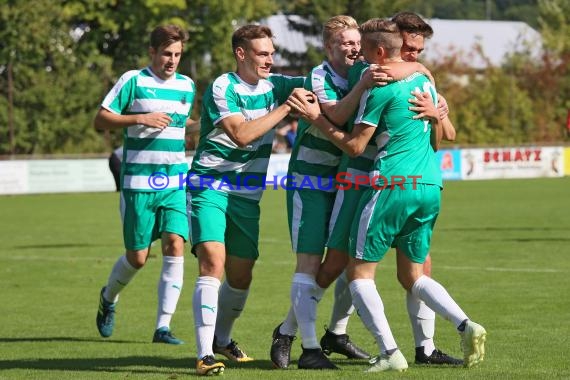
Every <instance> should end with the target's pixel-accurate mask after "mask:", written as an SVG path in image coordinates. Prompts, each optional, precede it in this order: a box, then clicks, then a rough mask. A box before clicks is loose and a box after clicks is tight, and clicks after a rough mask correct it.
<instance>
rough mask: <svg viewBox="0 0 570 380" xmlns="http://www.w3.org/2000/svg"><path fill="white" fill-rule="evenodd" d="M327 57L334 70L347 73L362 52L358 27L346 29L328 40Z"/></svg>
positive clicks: (343, 73) (326, 45)
mask: <svg viewBox="0 0 570 380" xmlns="http://www.w3.org/2000/svg"><path fill="white" fill-rule="evenodd" d="M325 50H326V52H327V58H328V61H329V62H330V64H331V65H332V67H333V68H334V70H335V71H336V72H337V73H339V74H341V75H345V76H346V74H347V73H348V69H349V68H350V67H351V66H352V65H354V62H355V61H356V60H357V59H358V54H359V52H360V33H359V32H358V30H356V29H346V30H343V31H341V32H338V33H336V34H334V35H333V36H332V38H331V39H330V40H329V41H327V42H326V44H325Z"/></svg>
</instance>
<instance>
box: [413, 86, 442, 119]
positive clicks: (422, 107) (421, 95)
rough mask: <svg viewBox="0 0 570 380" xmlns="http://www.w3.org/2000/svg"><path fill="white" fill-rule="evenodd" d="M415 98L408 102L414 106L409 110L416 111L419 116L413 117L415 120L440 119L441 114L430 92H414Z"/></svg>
mask: <svg viewBox="0 0 570 380" xmlns="http://www.w3.org/2000/svg"><path fill="white" fill-rule="evenodd" d="M412 95H413V96H414V97H413V98H411V99H408V102H410V103H412V104H413V105H414V106H411V107H409V110H411V111H415V112H417V113H418V114H417V115H416V116H414V117H413V119H424V118H426V119H432V120H433V119H437V118H438V117H439V112H438V110H437V109H436V107H435V104H434V103H433V99H432V97H431V95H430V93H429V92H420V91H412Z"/></svg>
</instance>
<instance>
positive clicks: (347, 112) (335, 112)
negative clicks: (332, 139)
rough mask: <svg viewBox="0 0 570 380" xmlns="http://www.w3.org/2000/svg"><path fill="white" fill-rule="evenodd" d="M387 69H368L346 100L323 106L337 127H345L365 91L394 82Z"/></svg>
mask: <svg viewBox="0 0 570 380" xmlns="http://www.w3.org/2000/svg"><path fill="white" fill-rule="evenodd" d="M371 66H372V65H371ZM386 69H387V67H383V66H380V65H374V67H370V68H368V69H367V70H366V71H364V73H363V74H362V78H360V80H359V81H358V83H356V85H354V87H353V88H352V89H351V90H350V92H349V93H348V94H347V95H346V96H345V97H344V98H342V99H341V100H340V101H338V102H336V103H323V104H321V108H322V110H323V112H324V114H325V115H326V116H327V118H328V119H329V120H330V121H331V122H333V123H334V124H335V125H344V124H345V123H346V122H347V121H348V120H349V119H350V117H351V116H352V115H353V114H354V111H356V108H357V107H358V103H359V102H360V97H361V96H362V94H363V93H364V91H366V90H368V89H369V88H372V87H374V86H385V85H386V84H388V83H389V82H391V81H393V78H392V77H391V76H390V75H389V74H387V73H386Z"/></svg>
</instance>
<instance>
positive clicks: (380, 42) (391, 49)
mask: <svg viewBox="0 0 570 380" xmlns="http://www.w3.org/2000/svg"><path fill="white" fill-rule="evenodd" d="M359 30H360V34H361V35H362V39H366V40H369V41H371V42H374V43H376V45H377V46H381V47H383V48H384V49H386V51H387V53H388V56H389V57H390V58H392V57H395V56H398V55H399V54H400V49H401V48H402V43H403V39H402V35H401V34H400V29H398V24H396V23H395V22H394V21H391V20H387V19H381V18H373V19H370V20H368V21H366V22H364V23H363V24H362V25H360V28H359Z"/></svg>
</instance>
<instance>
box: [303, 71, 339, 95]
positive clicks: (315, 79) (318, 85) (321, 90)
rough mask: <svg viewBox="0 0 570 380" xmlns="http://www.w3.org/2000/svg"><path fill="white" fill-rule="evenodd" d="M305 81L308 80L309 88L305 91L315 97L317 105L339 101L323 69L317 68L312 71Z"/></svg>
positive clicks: (330, 80) (330, 79)
mask: <svg viewBox="0 0 570 380" xmlns="http://www.w3.org/2000/svg"><path fill="white" fill-rule="evenodd" d="M307 80H310V83H309V86H310V87H309V88H307V89H309V90H310V91H313V92H314V93H315V95H317V98H318V99H319V103H331V102H338V101H339V100H340V98H339V95H338V93H337V91H335V87H334V85H333V83H332V78H331V76H330V75H329V74H328V73H327V72H326V71H325V70H324V69H322V68H318V69H315V70H313V71H312V72H311V75H310V76H309V77H308V78H307Z"/></svg>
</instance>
